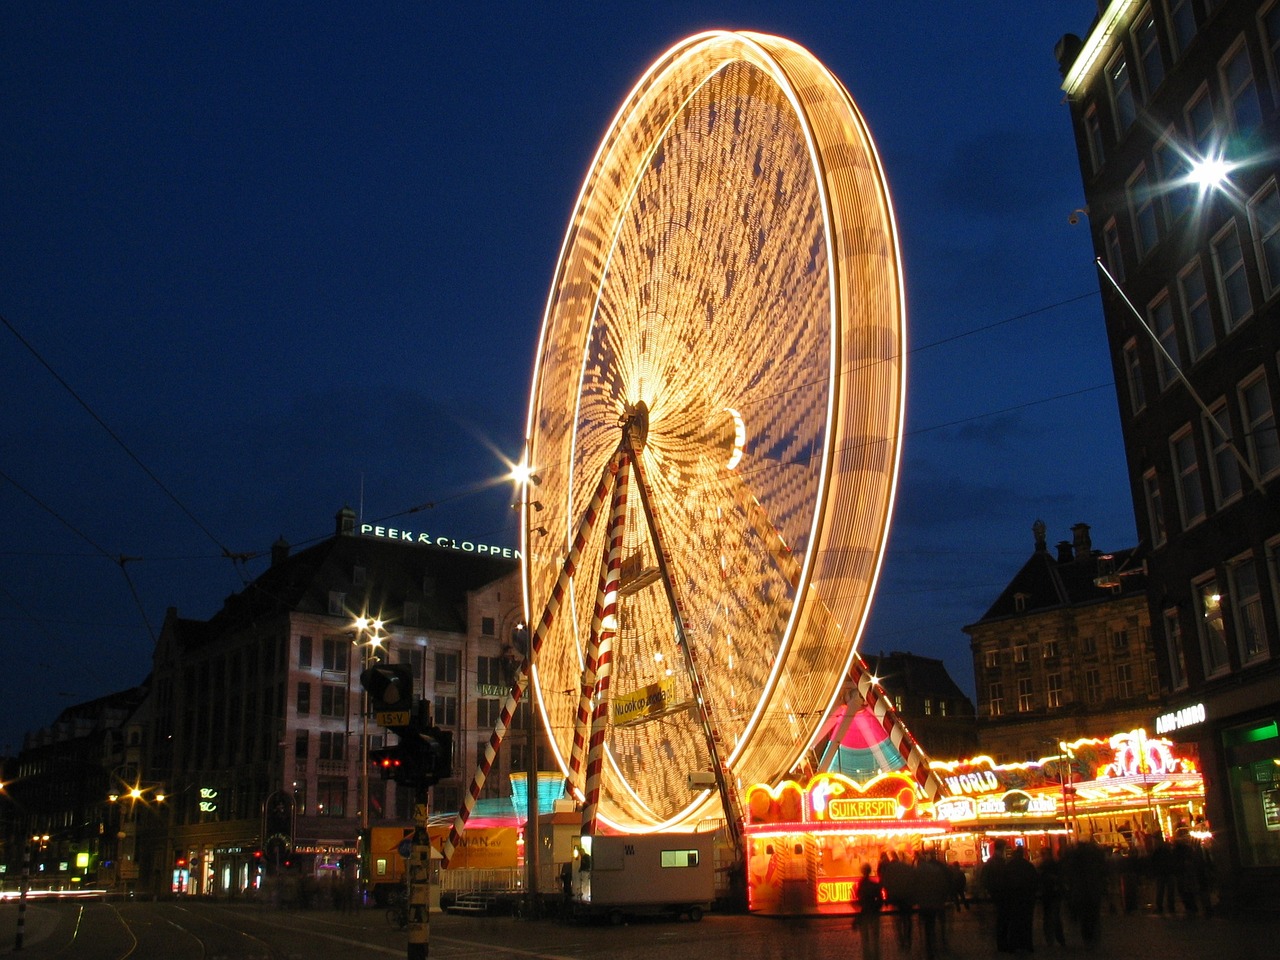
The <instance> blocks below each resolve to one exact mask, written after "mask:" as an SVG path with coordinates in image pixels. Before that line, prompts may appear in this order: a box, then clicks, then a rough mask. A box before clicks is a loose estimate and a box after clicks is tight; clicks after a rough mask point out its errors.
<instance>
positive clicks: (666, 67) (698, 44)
mask: <svg viewBox="0 0 1280 960" xmlns="http://www.w3.org/2000/svg"><path fill="white" fill-rule="evenodd" d="M724 42H728V43H731V44H733V45H739V44H740V45H741V47H742V48H743V51H744V52H749V53H751V54H752V56H751V57H731V56H726V57H725V58H724V60H723V61H722V62H721V63H719V64H718V65H717V66H716V67H715V69H714V70H711V71H709V72H708V73H707V74H706V75H705V76H703V77H702V79H701V80H700V81H699V82H698V83H696V84H693V85H691V86H690V87H689V89H688V91H687V93H686V94H685V96H684V102H683V104H682V105H681V107H680V108H679V109H676V110H672V111H671V113H670V115H669V116H668V117H667V120H666V123H665V124H664V127H663V129H662V132H661V133H660V134H659V135H658V136H655V137H653V139H652V141H651V144H650V147H649V150H648V152H647V153H646V154H645V155H644V157H643V158H642V159H641V162H638V163H636V164H635V166H634V168H633V169H634V176H633V177H632V183H631V186H630V189H629V190H627V191H626V193H625V195H624V196H623V198H622V199H621V201H620V202H619V203H618V204H617V206H616V208H615V211H614V216H613V225H612V229H611V230H610V231H609V234H610V236H611V238H612V239H611V242H610V244H609V255H608V257H606V259H605V263H604V265H603V266H602V268H601V283H600V284H599V286H598V288H597V291H596V302H595V304H594V305H593V309H592V312H593V315H594V314H595V313H596V312H597V311H598V310H599V306H600V299H601V298H602V297H603V296H604V290H605V283H604V279H605V278H607V277H608V276H609V272H610V265H611V264H612V261H613V258H614V255H615V253H616V252H617V248H618V244H619V243H621V242H623V230H624V225H625V218H626V214H627V212H628V210H630V209H631V204H632V202H633V200H634V198H635V194H636V192H637V191H638V190H639V188H640V183H641V182H642V181H643V179H644V177H645V175H646V172H647V169H648V162H649V160H650V159H651V158H652V157H653V156H654V154H656V153H657V152H658V150H660V149H662V147H663V145H664V143H665V142H666V139H667V134H668V132H669V131H670V130H671V128H672V127H673V126H674V125H675V124H676V123H677V122H678V121H679V120H680V118H681V117H682V116H683V115H684V113H685V107H687V105H688V104H689V103H691V102H693V100H694V99H695V97H697V95H698V93H699V92H701V91H702V90H703V89H704V88H706V87H707V86H708V85H710V84H711V83H713V82H714V81H715V79H716V78H717V77H718V76H719V74H720V73H722V72H723V71H724V70H725V69H727V68H728V67H730V66H731V65H733V64H735V63H739V62H743V61H744V60H745V61H746V62H748V63H750V64H751V65H753V66H756V67H758V68H761V69H763V70H764V71H765V72H766V74H767V75H768V77H769V79H770V80H772V81H773V83H774V84H775V85H776V86H777V87H778V89H779V90H781V91H782V92H783V94H784V95H785V97H786V99H787V102H788V103H789V105H790V107H791V116H792V118H793V119H795V120H796V122H797V127H798V128H799V130H800V131H801V133H802V134H803V135H804V139H805V145H806V148H807V150H808V154H809V163H810V167H811V170H812V171H813V172H814V173H815V174H816V175H815V177H814V184H815V186H816V188H817V191H818V194H819V196H820V198H821V203H820V205H819V209H820V210H821V213H822V231H821V232H822V233H823V234H824V235H825V236H828V237H829V236H830V235H831V223H832V211H831V208H830V197H829V195H828V192H827V188H826V184H825V182H824V181H823V178H822V176H821V173H820V172H821V170H822V162H821V158H820V156H819V153H818V147H817V143H816V139H815V135H814V131H813V128H812V125H811V124H810V122H809V118H808V116H807V115H806V113H805V110H804V107H803V105H802V104H801V102H800V99H799V97H798V95H797V93H796V90H795V86H794V84H793V83H792V81H791V78H790V77H789V76H788V75H787V74H786V72H785V71H784V69H783V67H782V65H781V64H780V63H779V62H778V61H777V59H775V58H774V57H773V56H772V55H771V54H770V53H769V52H768V50H766V49H765V48H764V47H763V46H761V45H760V44H759V43H758V42H756V41H755V40H754V39H753V38H752V35H750V34H740V33H732V32H729V31H709V32H707V33H703V34H699V35H697V36H694V37H691V38H689V39H688V40H686V41H684V42H683V43H681V44H678V45H677V46H676V47H673V48H672V49H671V50H670V51H668V53H667V54H666V55H665V56H664V57H662V58H661V59H660V60H659V61H658V63H656V64H654V66H653V67H651V68H650V70H649V71H648V72H647V73H646V74H645V75H644V77H642V78H641V80H640V81H639V82H638V83H637V84H636V86H635V87H634V88H633V90H632V93H631V95H630V96H629V97H628V99H627V101H626V102H625V103H624V107H623V109H621V110H620V111H619V112H618V115H617V117H615V119H614V124H613V126H611V127H610V129H609V132H608V133H607V134H606V135H605V139H604V142H603V143H602V145H601V149H600V151H598V152H597V159H596V161H595V163H594V164H593V166H592V169H591V171H590V172H589V173H588V175H587V178H586V180H585V182H584V184H583V188H582V191H581V193H580V195H579V207H578V208H579V209H581V208H582V204H583V202H584V198H585V197H586V196H587V195H588V194H589V193H590V189H591V186H592V183H593V182H594V181H595V180H596V178H597V177H598V176H599V174H600V173H601V171H603V170H604V169H605V168H606V167H607V165H608V161H609V159H610V156H609V154H610V152H611V151H606V149H605V147H606V146H609V147H613V148H616V147H617V146H618V144H620V143H623V142H624V141H625V129H626V128H627V126H628V125H630V124H635V123H637V122H639V118H640V117H641V116H642V115H643V114H644V112H645V105H644V104H643V103H642V102H637V101H638V100H639V99H640V98H639V97H638V96H637V94H638V92H639V91H640V90H642V89H653V88H655V87H660V86H661V84H660V82H659V81H660V78H661V76H663V75H666V74H676V73H678V72H679V71H680V69H681V68H682V67H683V66H684V64H685V63H686V62H688V61H690V60H692V59H694V58H695V57H696V56H697V54H698V51H699V50H700V49H702V48H703V47H704V46H705V45H706V44H708V43H713V44H720V43H724ZM677 51H679V52H677ZM628 108H630V109H628ZM573 232H574V230H573V228H572V227H571V228H570V230H569V234H568V236H566V240H565V249H566V250H567V249H568V248H569V245H570V242H571V240H572V235H573ZM824 255H825V258H826V261H827V269H828V272H829V274H830V275H831V276H833V277H834V276H836V274H837V265H836V262H835V245H834V244H832V243H827V244H825V245H824ZM839 302H840V301H839V298H838V297H831V298H830V300H829V302H828V323H829V325H830V328H831V329H833V330H835V329H839V322H838V317H837V310H838V305H839ZM839 348H840V343H839V338H837V337H832V338H831V340H830V344H829V351H828V370H827V382H828V383H829V384H833V383H834V382H835V381H836V378H837V375H838V364H839ZM589 349H590V341H589V338H588V339H587V340H584V342H583V348H582V354H581V361H580V368H579V377H578V382H579V385H580V389H579V391H578V407H577V408H576V409H575V411H574V418H575V419H577V418H578V417H579V416H580V414H581V404H582V401H583V397H584V392H583V391H582V389H581V384H582V383H584V381H585V379H586V372H587V367H588V353H589ZM838 395H839V391H838V390H835V389H828V390H827V422H828V423H831V422H832V421H833V419H834V414H835V404H836V400H837V398H838ZM734 415H735V419H736V422H737V423H738V424H741V423H742V416H741V414H740V413H737V411H734ZM743 429H744V432H745V427H744V428H743ZM577 439H578V438H577V437H576V436H575V438H574V440H573V443H572V445H571V448H570V455H569V460H568V462H569V469H570V471H571V476H570V478H569V481H568V483H567V484H566V488H565V504H564V507H565V510H566V514H568V515H571V513H572V509H573V497H574V491H575V488H576V486H577V483H576V480H575V478H574V477H573V476H572V471H574V470H575V469H576V466H577V465H578V463H579V461H578V458H577V456H576V452H577V451H576V447H577ZM833 444H834V432H833V431H831V430H827V431H826V434H825V437H824V442H823V445H822V459H821V464H820V467H819V470H818V477H819V485H818V491H817V494H816V497H815V501H816V504H815V509H814V510H813V516H812V519H811V521H810V525H809V541H810V542H814V543H816V542H817V538H818V534H819V529H820V526H821V523H822V518H823V510H822V504H823V503H824V502H825V500H826V497H827V494H828V492H829V490H830V486H831V474H830V458H831V448H832V445H833ZM586 482H587V483H591V482H593V478H591V477H587V478H586ZM524 526H525V529H526V530H527V529H528V525H527V522H526V524H525V525H524ZM565 533H566V536H567V535H568V533H569V531H568V529H567V528H566V531H565ZM812 559H813V553H812V551H809V552H807V553H806V556H805V561H804V564H803V569H802V571H801V578H800V582H799V584H797V586H796V594H797V597H799V596H800V595H801V594H803V593H804V591H805V588H806V586H807V584H808V580H809V572H810V567H811V563H812ZM569 602H570V604H571V606H572V604H573V603H574V602H575V595H574V594H573V593H572V592H571V593H570V594H569ZM801 611H802V605H801V604H800V603H799V602H795V603H793V604H792V605H791V612H790V615H789V617H788V624H787V627H786V629H785V630H784V631H783V638H784V639H783V646H782V648H781V649H780V650H779V651H778V654H777V658H776V661H775V666H774V669H773V670H772V671H771V673H770V676H769V680H768V682H767V683H766V684H765V687H764V689H763V690H762V691H761V692H760V696H759V698H758V701H757V703H756V707H755V709H754V711H753V712H752V716H751V719H750V720H749V721H748V722H747V724H746V726H745V728H744V729H743V731H742V733H741V734H740V736H739V738H738V742H737V744H736V746H735V747H734V748H733V749H732V750H731V751H730V753H729V755H728V757H727V758H726V762H727V763H728V764H729V765H730V766H732V764H733V762H734V760H735V759H736V758H737V756H738V755H739V754H740V753H741V751H742V750H743V749H744V748H745V746H746V745H747V743H748V742H749V741H750V738H751V736H752V735H753V734H754V732H755V730H756V728H757V727H758V726H759V723H760V718H761V716H762V715H763V713H764V711H765V710H766V709H767V708H768V707H769V696H770V694H771V693H772V691H773V689H774V686H775V684H776V682H777V678H778V673H779V671H780V670H781V668H782V664H783V663H785V661H786V657H787V652H788V650H789V648H790V646H791V644H792V641H793V639H794V628H795V621H796V618H797V617H799V616H800V614H801ZM571 622H573V623H575V624H577V623H580V622H581V621H580V620H578V619H577V618H573V619H572V620H571ZM585 646H586V645H585V643H583V642H582V640H581V638H579V644H578V648H579V656H580V657H581V656H582V655H583V654H584V651H585ZM846 669H847V667H846ZM534 689H535V690H536V691H537V695H538V701H539V702H538V706H539V709H543V710H545V704H544V703H543V702H542V690H541V686H540V685H539V684H536V683H535V685H534ZM828 709H829V708H828ZM552 751H553V752H554V753H555V754H556V758H557V761H558V762H560V763H561V764H563V763H564V758H563V757H562V756H561V755H560V751H559V749H558V745H557V744H556V743H555V739H554V738H552ZM610 762H611V763H613V762H614V760H613V758H612V757H610ZM615 772H617V771H615ZM621 782H624V783H625V782H626V781H625V780H622V781H621ZM638 799H639V798H638V797H637V800H638Z"/></svg>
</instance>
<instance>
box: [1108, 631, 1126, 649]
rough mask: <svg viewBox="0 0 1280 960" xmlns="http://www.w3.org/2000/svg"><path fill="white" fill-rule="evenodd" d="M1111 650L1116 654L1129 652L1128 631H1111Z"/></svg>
mask: <svg viewBox="0 0 1280 960" xmlns="http://www.w3.org/2000/svg"><path fill="white" fill-rule="evenodd" d="M1111 649H1112V650H1113V651H1114V652H1116V653H1128V652H1129V631H1128V630H1127V629H1125V628H1124V627H1120V628H1119V629H1116V630H1112V631H1111Z"/></svg>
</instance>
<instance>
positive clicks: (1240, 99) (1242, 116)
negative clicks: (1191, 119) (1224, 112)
mask: <svg viewBox="0 0 1280 960" xmlns="http://www.w3.org/2000/svg"><path fill="white" fill-rule="evenodd" d="M1222 88H1223V91H1224V92H1225V93H1226V102H1227V108H1228V114H1229V115H1230V117H1231V125H1232V127H1233V128H1234V129H1235V132H1236V134H1237V135H1238V136H1241V137H1247V136H1248V135H1249V134H1251V133H1253V131H1255V130H1257V129H1258V127H1259V125H1261V123H1262V106H1261V104H1260V103H1259V102H1258V88H1257V85H1256V84H1255V83H1254V82H1253V64H1251V63H1250V62H1249V49H1248V47H1246V46H1245V42H1244V40H1243V39H1241V40H1240V42H1239V43H1238V44H1236V47H1235V49H1234V50H1232V51H1231V52H1230V53H1229V54H1227V56H1226V58H1225V59H1224V60H1223V61H1222Z"/></svg>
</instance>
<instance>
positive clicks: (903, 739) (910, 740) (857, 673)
mask: <svg viewBox="0 0 1280 960" xmlns="http://www.w3.org/2000/svg"><path fill="white" fill-rule="evenodd" d="M849 673H850V675H851V679H853V681H854V683H855V684H857V687H858V694H859V695H860V696H861V697H862V700H863V702H864V703H865V704H866V705H867V709H868V710H870V711H871V713H872V715H873V716H874V717H875V718H876V721H877V722H878V723H879V724H880V726H881V727H882V728H883V729H884V732H885V733H887V734H888V735H889V742H890V743H892V744H893V746H894V749H896V750H897V751H898V753H900V754H902V756H903V759H905V760H906V763H907V771H908V772H909V773H910V774H911V777H912V779H914V780H915V782H916V783H918V784H919V785H920V789H921V790H922V791H923V792H924V798H925V799H926V800H928V801H930V802H932V801H934V800H937V799H938V798H939V797H940V796H941V795H942V793H943V787H942V780H941V779H940V778H939V777H938V775H937V774H936V773H934V772H933V769H932V768H931V767H930V766H929V757H928V755H927V754H925V752H924V750H922V749H921V748H920V744H918V743H917V742H916V738H915V737H913V736H912V735H911V731H910V730H908V729H907V725H906V724H905V723H903V722H902V718H901V717H899V716H898V711H896V710H894V709H893V707H892V706H891V705H890V703H889V698H888V697H887V696H885V692H884V690H883V689H881V687H880V684H878V683H876V682H875V681H874V680H873V679H872V677H871V671H870V670H868V669H867V664H866V662H865V661H864V660H863V659H862V655H861V654H857V655H855V656H854V658H853V666H852V667H850V669H849Z"/></svg>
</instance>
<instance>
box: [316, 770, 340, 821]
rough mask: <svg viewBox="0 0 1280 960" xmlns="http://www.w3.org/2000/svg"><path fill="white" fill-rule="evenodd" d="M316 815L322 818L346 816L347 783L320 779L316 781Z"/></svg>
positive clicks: (324, 778) (329, 778) (331, 778)
mask: <svg viewBox="0 0 1280 960" xmlns="http://www.w3.org/2000/svg"><path fill="white" fill-rule="evenodd" d="M316 813H317V814H319V815H320V816H322V817H345V816H346V815H347V781H346V780H339V779H337V778H334V777H321V778H320V779H319V780H317V781H316Z"/></svg>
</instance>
